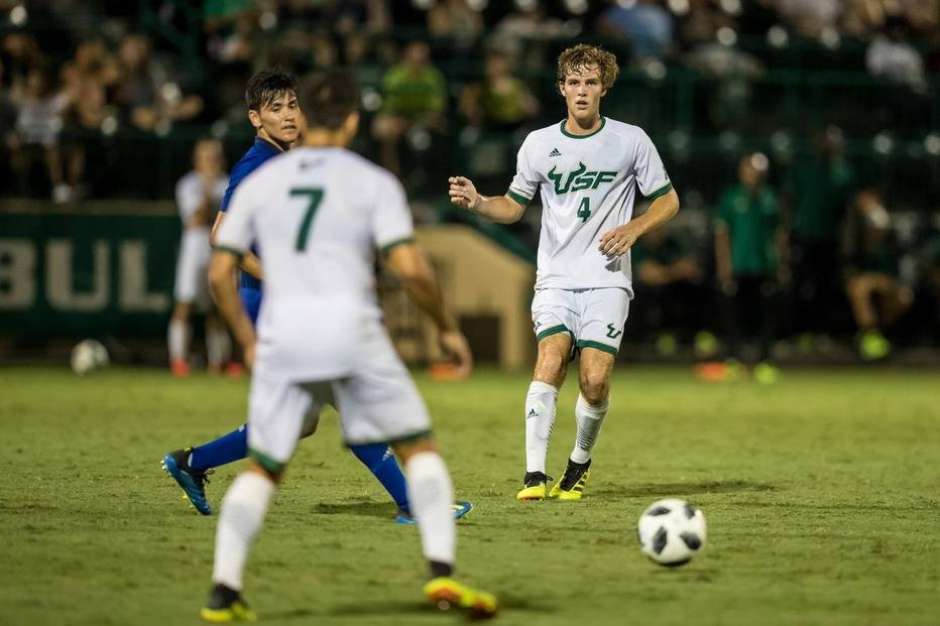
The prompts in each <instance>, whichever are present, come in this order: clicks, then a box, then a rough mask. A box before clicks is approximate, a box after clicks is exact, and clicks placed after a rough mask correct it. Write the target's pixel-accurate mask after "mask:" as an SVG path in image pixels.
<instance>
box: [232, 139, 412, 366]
mask: <svg viewBox="0 0 940 626" xmlns="http://www.w3.org/2000/svg"><path fill="white" fill-rule="evenodd" d="M412 236H413V226H412V220H411V213H410V211H409V210H408V206H407V202H406V199H405V193H404V190H403V189H402V186H401V184H400V183H399V182H398V180H397V179H396V178H395V177H394V176H393V175H392V174H391V173H389V172H387V171H386V170H384V169H382V168H380V167H378V166H376V165H374V164H372V163H370V162H369V161H367V160H365V159H363V158H362V157H359V156H357V155H356V154H354V153H352V152H350V151H348V150H345V149H341V148H298V149H294V150H291V151H290V152H287V153H285V154H283V155H279V156H277V157H275V158H273V159H271V160H270V161H268V162H267V163H265V164H264V165H263V166H261V167H260V168H259V169H258V170H257V171H255V172H254V173H252V174H251V175H250V176H249V177H248V178H247V179H246V180H245V181H244V182H243V183H242V184H241V185H240V186H239V187H238V189H237V190H236V192H235V195H234V197H233V199H232V203H231V205H230V207H229V210H228V214H227V215H226V218H225V221H223V222H222V226H221V227H220V229H219V232H218V236H217V240H216V246H217V247H220V248H228V249H232V250H233V251H236V252H240V253H243V252H245V251H247V250H248V249H249V246H250V245H251V244H252V243H253V242H254V243H255V244H256V246H257V248H258V253H259V256H260V257H261V258H262V259H264V263H263V267H264V301H263V304H262V307H261V313H260V317H259V321H258V355H257V357H258V358H257V365H256V371H259V372H260V371H262V370H264V371H265V372H267V373H268V374H271V375H276V376H280V377H288V378H290V379H292V380H298V381H300V380H322V379H327V378H337V377H341V376H346V375H348V374H349V373H350V372H352V371H353V370H354V369H356V367H357V363H359V362H360V361H361V359H360V360H358V361H357V358H358V357H357V356H356V351H357V349H358V348H357V347H358V346H362V345H364V344H368V343H369V342H370V341H372V339H373V338H372V337H371V335H372V334H375V333H381V332H384V330H383V329H382V326H381V324H380V323H378V322H379V320H380V319H381V312H380V309H379V306H378V303H377V299H376V294H375V275H374V264H375V251H376V249H377V248H381V249H385V248H388V247H391V246H394V245H395V244H397V243H400V242H403V241H408V240H410V239H411V238H412Z"/></svg>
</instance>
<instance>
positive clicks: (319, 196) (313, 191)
mask: <svg viewBox="0 0 940 626" xmlns="http://www.w3.org/2000/svg"><path fill="white" fill-rule="evenodd" d="M290 196H291V198H294V197H297V196H300V197H305V198H307V210H306V212H305V213H304V218H303V219H302V220H301V221H300V230H298V231H297V242H296V243H295V244H294V250H296V251H297V252H303V251H304V250H306V248H307V239H308V238H309V237H310V226H311V225H312V224H313V216H314V214H315V213H316V212H317V209H318V208H319V207H320V203H321V202H323V190H322V189H318V188H314V187H297V188H294V189H291V190H290Z"/></svg>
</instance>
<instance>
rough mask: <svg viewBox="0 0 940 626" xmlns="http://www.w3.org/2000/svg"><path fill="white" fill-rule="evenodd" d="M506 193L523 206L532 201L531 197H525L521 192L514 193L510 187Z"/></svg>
mask: <svg viewBox="0 0 940 626" xmlns="http://www.w3.org/2000/svg"><path fill="white" fill-rule="evenodd" d="M506 195H507V196H509V197H510V198H512V199H513V200H515V201H516V202H518V203H519V204H521V205H522V206H524V207H526V206H529V203H530V202H532V198H526V197H525V196H524V195H522V194H521V193H516V192H515V191H513V190H512V189H510V190H509V191H507V192H506Z"/></svg>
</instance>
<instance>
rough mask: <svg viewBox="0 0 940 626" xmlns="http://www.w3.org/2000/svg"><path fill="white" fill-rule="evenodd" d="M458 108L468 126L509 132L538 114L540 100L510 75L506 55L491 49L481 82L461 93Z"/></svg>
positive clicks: (509, 66)
mask: <svg viewBox="0 0 940 626" xmlns="http://www.w3.org/2000/svg"><path fill="white" fill-rule="evenodd" d="M460 110H461V112H462V113H463V114H464V116H466V118H467V122H468V123H469V125H470V126H473V127H477V128H484V129H486V130H492V131H503V132H512V131H515V130H518V129H519V128H520V127H521V126H522V125H524V124H525V123H526V122H528V121H530V120H532V119H533V118H534V117H535V116H536V115H537V114H538V111H539V103H538V100H536V99H535V96H533V95H532V92H531V91H529V88H528V87H527V86H526V84H525V83H524V82H523V81H522V80H520V79H519V78H516V77H515V76H513V75H512V68H511V65H510V60H509V58H508V57H507V56H506V55H504V54H502V53H501V52H490V53H489V54H487V55H486V66H485V70H484V77H483V81H482V82H480V83H473V84H469V85H467V86H465V87H464V89H463V91H462V92H461V95H460Z"/></svg>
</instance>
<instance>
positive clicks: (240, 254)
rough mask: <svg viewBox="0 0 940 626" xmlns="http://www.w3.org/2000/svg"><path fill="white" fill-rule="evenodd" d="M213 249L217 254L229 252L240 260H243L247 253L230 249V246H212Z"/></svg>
mask: <svg viewBox="0 0 940 626" xmlns="http://www.w3.org/2000/svg"><path fill="white" fill-rule="evenodd" d="M212 249H213V250H214V251H215V252H228V253H229V254H233V255H235V256H236V257H238V258H239V259H241V258H242V257H243V256H245V251H244V250H237V249H235V248H230V247H229V246H212Z"/></svg>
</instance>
